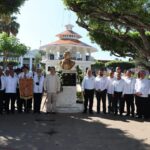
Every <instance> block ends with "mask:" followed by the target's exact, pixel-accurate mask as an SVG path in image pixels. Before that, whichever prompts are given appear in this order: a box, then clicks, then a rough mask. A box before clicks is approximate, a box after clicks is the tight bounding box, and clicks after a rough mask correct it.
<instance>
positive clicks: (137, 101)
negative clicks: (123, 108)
mask: <svg viewBox="0 0 150 150" xmlns="http://www.w3.org/2000/svg"><path fill="white" fill-rule="evenodd" d="M135 105H136V115H137V116H139V114H140V101H139V96H135Z"/></svg>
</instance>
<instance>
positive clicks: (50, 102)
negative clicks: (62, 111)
mask: <svg viewBox="0 0 150 150" xmlns="http://www.w3.org/2000/svg"><path fill="white" fill-rule="evenodd" d="M49 71H50V74H49V75H47V76H46V78H45V80H44V90H45V92H46V93H47V97H48V99H47V102H46V113H47V114H49V113H52V114H55V113H56V101H57V94H58V93H59V92H60V78H59V77H58V75H57V74H56V71H55V67H50V70H49Z"/></svg>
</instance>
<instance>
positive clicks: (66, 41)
mask: <svg viewBox="0 0 150 150" xmlns="http://www.w3.org/2000/svg"><path fill="white" fill-rule="evenodd" d="M65 44H66V45H78V46H87V47H91V46H90V45H87V44H85V43H83V42H81V41H79V40H69V39H64V40H61V39H60V40H57V41H55V42H52V43H49V44H47V45H45V46H51V45H65Z"/></svg>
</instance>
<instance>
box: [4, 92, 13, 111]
mask: <svg viewBox="0 0 150 150" xmlns="http://www.w3.org/2000/svg"><path fill="white" fill-rule="evenodd" d="M5 96H6V99H5V109H6V113H9V104H10V102H11V112H12V113H14V112H15V100H16V93H6V95H5Z"/></svg>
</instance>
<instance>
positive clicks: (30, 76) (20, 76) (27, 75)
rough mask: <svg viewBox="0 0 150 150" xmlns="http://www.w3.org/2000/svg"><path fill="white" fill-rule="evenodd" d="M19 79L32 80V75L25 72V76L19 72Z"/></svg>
mask: <svg viewBox="0 0 150 150" xmlns="http://www.w3.org/2000/svg"><path fill="white" fill-rule="evenodd" d="M18 77H19V79H22V78H25V77H26V78H32V73H30V72H27V73H26V74H25V73H24V72H21V73H20V74H19V75H18Z"/></svg>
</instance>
